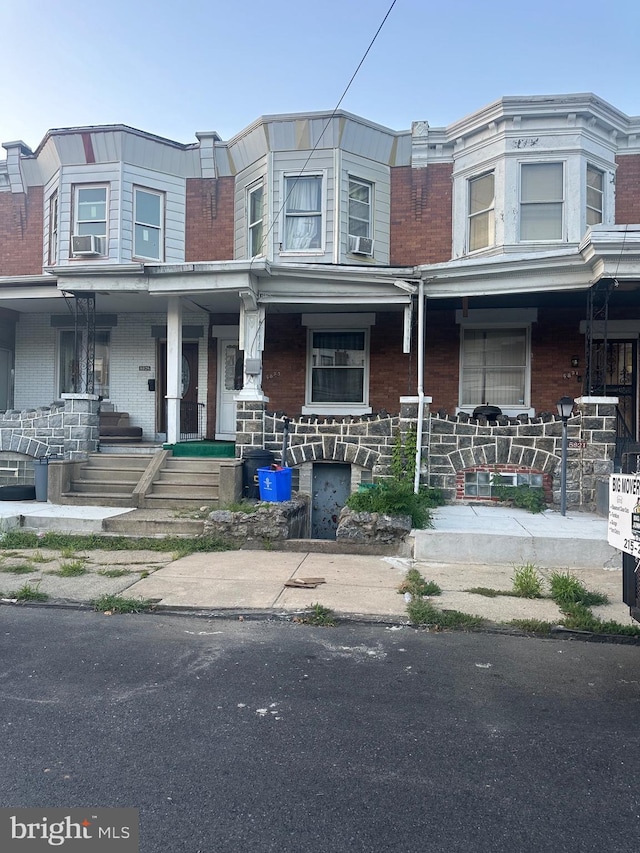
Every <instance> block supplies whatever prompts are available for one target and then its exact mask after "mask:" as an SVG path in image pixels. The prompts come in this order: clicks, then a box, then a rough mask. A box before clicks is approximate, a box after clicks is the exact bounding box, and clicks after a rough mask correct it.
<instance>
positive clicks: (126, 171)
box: [118, 165, 206, 264]
mask: <svg viewBox="0 0 640 853" xmlns="http://www.w3.org/2000/svg"><path fill="white" fill-rule="evenodd" d="M136 189H142V190H144V191H146V192H150V193H154V192H155V193H157V194H158V195H160V196H162V220H161V222H162V232H163V233H162V238H163V239H162V242H163V243H164V246H162V244H161V252H162V256H161V258H158V259H154V258H149V259H150V260H162V261H164V262H165V263H174V264H179V263H183V262H184V256H185V215H186V181H185V179H184V178H181V177H176V176H175V175H163V174H159V173H158V172H152V171H151V170H149V169H142V168H140V167H135V166H128V165H125V166H124V168H123V172H122V210H121V212H120V216H119V220H118V224H119V229H120V231H119V242H120V261H121V262H122V263H127V262H129V261H130V260H131V259H132V258H135V257H137V255H136V254H135V252H136V249H137V247H136V246H135V245H134V239H135V227H134V226H135V209H134V191H135V190H136ZM141 257H145V258H146V256H144V255H143V256H141ZM203 260H206V259H205V258H203Z"/></svg>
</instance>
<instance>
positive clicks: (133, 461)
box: [82, 453, 150, 472]
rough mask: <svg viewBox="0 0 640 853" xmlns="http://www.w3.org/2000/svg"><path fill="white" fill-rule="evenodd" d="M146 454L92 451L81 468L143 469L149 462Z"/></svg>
mask: <svg viewBox="0 0 640 853" xmlns="http://www.w3.org/2000/svg"><path fill="white" fill-rule="evenodd" d="M149 461H150V459H149V457H148V456H144V455H143V456H105V455H104V454H102V453H92V454H91V455H90V456H89V458H88V459H87V461H86V462H85V463H84V464H83V466H82V467H83V468H100V469H102V470H109V471H140V472H142V471H144V470H145V469H146V467H147V465H148V464H149Z"/></svg>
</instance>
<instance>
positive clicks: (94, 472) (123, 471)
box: [78, 465, 144, 487]
mask: <svg viewBox="0 0 640 853" xmlns="http://www.w3.org/2000/svg"><path fill="white" fill-rule="evenodd" d="M143 473H144V469H143V471H137V470H135V469H134V468H98V467H97V466H95V465H91V466H87V467H83V468H82V469H81V471H80V476H79V477H78V480H79V481H80V480H91V481H92V482H94V483H95V482H99V481H102V482H105V483H109V482H114V481H115V480H118V481H119V482H122V483H131V484H132V487H133V486H135V484H136V483H137V482H138V480H139V479H140V477H141V476H142V474H143Z"/></svg>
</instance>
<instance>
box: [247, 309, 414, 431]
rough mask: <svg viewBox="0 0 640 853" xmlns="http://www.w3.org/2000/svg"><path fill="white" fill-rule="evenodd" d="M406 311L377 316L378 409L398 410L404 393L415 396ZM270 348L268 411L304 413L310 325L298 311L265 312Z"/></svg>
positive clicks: (374, 400)
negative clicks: (405, 343) (404, 331)
mask: <svg viewBox="0 0 640 853" xmlns="http://www.w3.org/2000/svg"><path fill="white" fill-rule="evenodd" d="M402 323H403V319H402V315H401V314H383V313H378V314H376V325H375V326H372V328H371V371H370V383H369V403H370V405H371V407H372V408H373V411H374V412H377V411H380V410H381V409H386V411H388V412H389V413H391V414H395V413H397V412H398V411H399V409H400V399H399V398H400V397H401V396H404V395H407V394H415V393H416V392H415V388H416V384H415V382H416V380H415V367H413V366H412V359H411V357H410V356H408V355H405V354H404V353H403V352H402ZM265 345H266V349H265V351H264V354H263V360H262V388H263V390H264V392H265V394H266V395H267V397H269V404H268V406H267V408H268V410H269V411H271V412H285V413H286V414H287V415H288V416H289V417H296V416H298V415H300V413H301V410H302V406H303V405H304V398H305V382H306V368H307V329H306V327H304V326H303V325H302V322H301V316H300V315H299V314H272V315H268V316H267V326H266V333H265Z"/></svg>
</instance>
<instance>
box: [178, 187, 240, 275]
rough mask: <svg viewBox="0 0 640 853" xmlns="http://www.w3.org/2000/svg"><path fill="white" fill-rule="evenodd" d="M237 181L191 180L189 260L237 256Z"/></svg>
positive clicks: (188, 191) (225, 259)
mask: <svg viewBox="0 0 640 853" xmlns="http://www.w3.org/2000/svg"><path fill="white" fill-rule="evenodd" d="M233 207H234V178H233V177H224V178H187V200H186V226H185V260H186V261H228V260H231V259H232V258H233V256H234V246H233V243H234V240H233V226H234V212H233Z"/></svg>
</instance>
